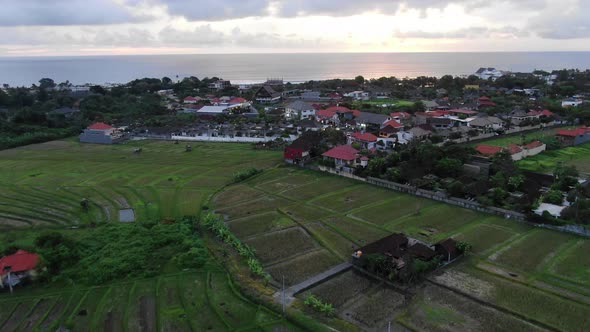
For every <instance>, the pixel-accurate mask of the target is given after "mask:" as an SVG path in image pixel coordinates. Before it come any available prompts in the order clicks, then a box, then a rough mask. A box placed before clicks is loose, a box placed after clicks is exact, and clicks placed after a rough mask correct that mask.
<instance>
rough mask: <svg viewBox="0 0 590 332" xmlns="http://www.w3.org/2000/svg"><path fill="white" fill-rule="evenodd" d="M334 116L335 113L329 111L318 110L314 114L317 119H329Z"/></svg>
mask: <svg viewBox="0 0 590 332" xmlns="http://www.w3.org/2000/svg"><path fill="white" fill-rule="evenodd" d="M334 114H336V111H331V110H319V111H316V112H315V115H316V116H317V117H319V118H331V117H333V116H334Z"/></svg>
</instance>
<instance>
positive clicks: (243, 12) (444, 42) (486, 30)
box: [0, 0, 590, 56]
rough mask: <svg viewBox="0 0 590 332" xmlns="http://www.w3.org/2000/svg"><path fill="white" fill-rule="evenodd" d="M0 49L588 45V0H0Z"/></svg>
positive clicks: (5, 52)
mask: <svg viewBox="0 0 590 332" xmlns="http://www.w3.org/2000/svg"><path fill="white" fill-rule="evenodd" d="M0 36H2V37H0V56H47V55H106V54H173V53H269V52H432V51H439V52H445V51H450V52H454V51H469V52H471V51H590V1H587V0H512V1H508V0H494V1H491V0H408V1H397V0H389V1H387V0H354V1H353V0H288V1H287V0H195V1H188V0H20V1H18V0H0Z"/></svg>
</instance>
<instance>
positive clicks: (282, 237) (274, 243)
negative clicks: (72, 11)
mask: <svg viewBox="0 0 590 332" xmlns="http://www.w3.org/2000/svg"><path fill="white" fill-rule="evenodd" d="M246 244H248V245H249V246H252V247H253V248H254V249H255V250H256V256H257V257H258V258H259V259H260V261H261V262H262V263H263V264H267V263H271V262H275V261H277V260H284V259H286V258H288V257H291V256H294V255H297V254H300V253H303V252H305V251H308V250H311V249H313V248H315V244H314V241H313V240H312V239H311V238H310V237H309V236H308V235H307V234H306V233H305V232H304V231H303V229H301V228H299V227H293V228H289V229H286V230H282V231H277V232H272V233H267V234H263V235H260V236H257V237H255V238H253V239H250V240H247V241H246Z"/></svg>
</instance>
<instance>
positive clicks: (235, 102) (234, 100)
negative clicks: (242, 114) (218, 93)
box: [227, 97, 248, 106]
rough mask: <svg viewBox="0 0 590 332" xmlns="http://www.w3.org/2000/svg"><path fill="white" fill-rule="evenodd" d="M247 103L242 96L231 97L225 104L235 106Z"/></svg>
mask: <svg viewBox="0 0 590 332" xmlns="http://www.w3.org/2000/svg"><path fill="white" fill-rule="evenodd" d="M247 103H248V101H247V100H246V99H244V98H242V97H235V98H231V99H230V100H228V101H227V104H228V105H229V106H236V105H241V104H247Z"/></svg>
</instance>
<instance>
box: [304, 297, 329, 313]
mask: <svg viewBox="0 0 590 332" xmlns="http://www.w3.org/2000/svg"><path fill="white" fill-rule="evenodd" d="M304 303H305V305H307V306H309V307H312V308H313V309H314V310H315V311H317V312H320V313H322V314H324V315H326V316H327V317H332V316H334V314H335V313H336V309H334V306H333V305H332V304H330V303H324V302H322V300H320V299H319V298H317V297H316V296H315V295H313V294H309V296H308V297H307V298H306V299H305V302H304Z"/></svg>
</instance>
